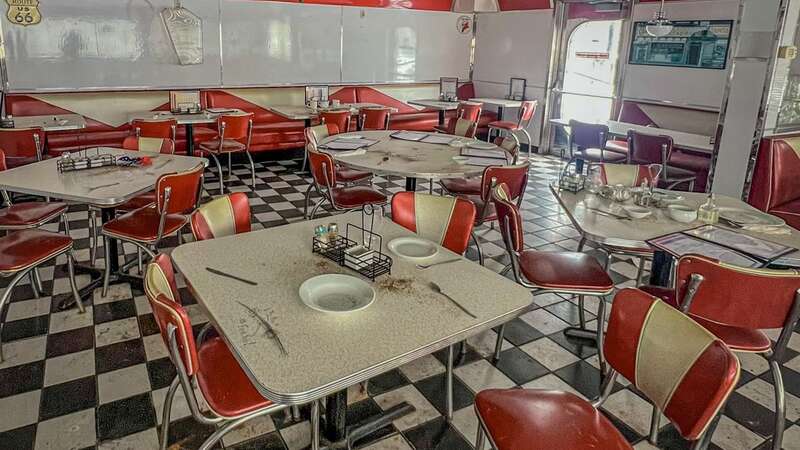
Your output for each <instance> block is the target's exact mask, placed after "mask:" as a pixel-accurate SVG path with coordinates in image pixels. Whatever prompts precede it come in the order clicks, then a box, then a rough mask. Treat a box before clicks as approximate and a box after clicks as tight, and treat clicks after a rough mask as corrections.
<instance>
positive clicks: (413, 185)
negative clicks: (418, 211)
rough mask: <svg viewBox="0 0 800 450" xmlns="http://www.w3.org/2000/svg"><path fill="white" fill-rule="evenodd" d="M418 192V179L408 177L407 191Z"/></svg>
mask: <svg viewBox="0 0 800 450" xmlns="http://www.w3.org/2000/svg"><path fill="white" fill-rule="evenodd" d="M416 190H417V179H416V178H414V177H406V191H409V192H414V191H416Z"/></svg>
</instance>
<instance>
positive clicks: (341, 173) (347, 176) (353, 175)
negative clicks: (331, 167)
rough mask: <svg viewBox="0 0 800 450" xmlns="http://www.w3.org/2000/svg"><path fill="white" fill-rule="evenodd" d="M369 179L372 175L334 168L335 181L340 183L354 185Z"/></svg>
mask: <svg viewBox="0 0 800 450" xmlns="http://www.w3.org/2000/svg"><path fill="white" fill-rule="evenodd" d="M369 178H372V174H371V173H369V172H363V171H361V170H355V169H349V168H347V167H341V166H336V181H339V182H341V183H354V182H356V181H361V180H366V179H369Z"/></svg>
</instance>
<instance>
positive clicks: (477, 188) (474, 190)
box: [440, 177, 481, 196]
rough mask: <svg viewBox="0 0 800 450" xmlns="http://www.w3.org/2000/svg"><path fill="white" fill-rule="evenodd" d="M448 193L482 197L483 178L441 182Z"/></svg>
mask: <svg viewBox="0 0 800 450" xmlns="http://www.w3.org/2000/svg"><path fill="white" fill-rule="evenodd" d="M440 183H441V185H442V186H444V188H445V189H447V192H449V193H451V194H455V195H476V196H478V195H481V177H473V178H446V179H444V180H442V181H440Z"/></svg>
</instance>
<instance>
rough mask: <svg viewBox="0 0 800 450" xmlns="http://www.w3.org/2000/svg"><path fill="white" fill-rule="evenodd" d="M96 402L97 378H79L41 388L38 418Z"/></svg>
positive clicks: (62, 413)
mask: <svg viewBox="0 0 800 450" xmlns="http://www.w3.org/2000/svg"><path fill="white" fill-rule="evenodd" d="M96 404H97V379H96V378H95V377H93V376H92V377H86V378H80V379H77V380H73V381H68V382H66V383H61V384H57V385H55V386H48V387H46V388H44V389H42V400H41V406H40V407H39V420H47V419H51V418H53V417H58V416H63V415H65V414H69V413H72V412H75V411H81V410H84V409H88V408H94V407H95V406H96Z"/></svg>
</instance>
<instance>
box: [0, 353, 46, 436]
mask: <svg viewBox="0 0 800 450" xmlns="http://www.w3.org/2000/svg"><path fill="white" fill-rule="evenodd" d="M44 365H45V362H44V361H36V362H32V363H30V364H20V365H18V366H13V367H9V368H6V369H0V398H2V397H9V396H12V395H17V394H21V393H23V392H28V391H33V390H35V389H40V388H41V387H42V385H43V384H44ZM0 448H2V446H0Z"/></svg>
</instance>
